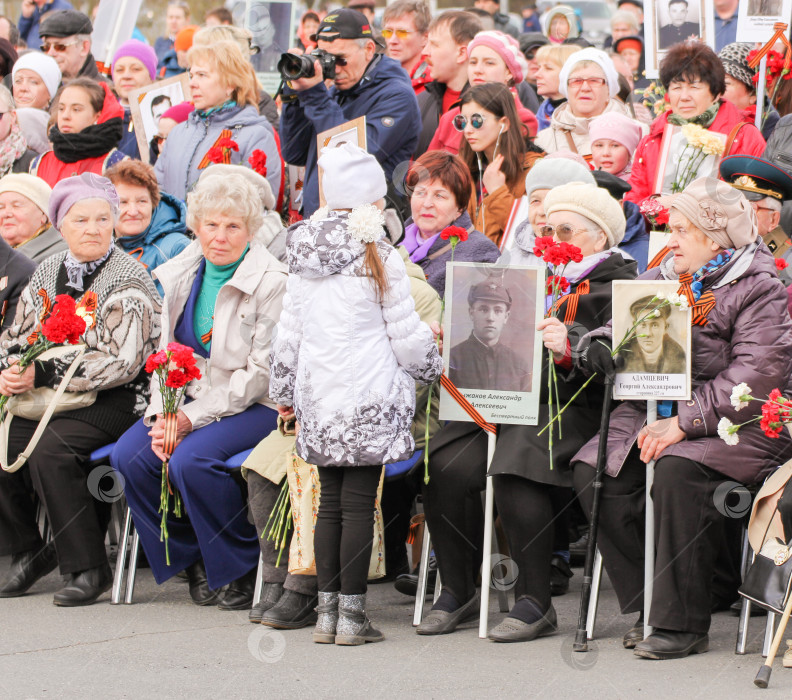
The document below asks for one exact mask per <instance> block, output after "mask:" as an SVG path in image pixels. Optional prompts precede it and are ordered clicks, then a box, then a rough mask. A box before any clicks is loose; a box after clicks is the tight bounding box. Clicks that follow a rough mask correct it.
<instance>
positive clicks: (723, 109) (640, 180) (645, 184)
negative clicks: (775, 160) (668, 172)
mask: <svg viewBox="0 0 792 700" xmlns="http://www.w3.org/2000/svg"><path fill="white" fill-rule="evenodd" d="M669 114H670V112H664V113H663V114H661V115H660V116H659V117H657V119H655V120H654V121H653V122H652V127H651V130H650V131H649V135H648V136H644V137H643V139H641V142H640V143H639V144H638V148H636V149H635V155H634V156H633V166H632V173H631V175H630V184H631V185H632V190H630V191H629V192H628V193H627V194H626V195H625V196H624V199H626V200H628V201H630V202H635V203H636V204H638V205H640V204H641V202H643V201H644V199H646V198H647V197H649V196H650V195H652V194H655V191H654V184H655V177H656V176H657V169H658V167H659V166H660V164H659V163H658V159H659V155H660V145H661V143H662V141H663V130H664V129H665V126H666V124H667V123H668V115H669ZM741 122H743V117H742V114H740V112H739V111H738V110H737V108H736V107H735V106H734V105H733V104H732V103H731V102H724V101H721V106H720V109H719V110H718V113H717V114H716V115H715V121H714V122H712V126H710V128H709V130H710V131H717V132H718V133H720V134H727V135H728V134H729V133H731V130H732V129H733V128H734V127H735V126H736V125H737V124H739V123H741ZM764 149H765V140H764V139H763V138H762V134H761V133H760V132H759V130H758V129H757V128H756V127H755V126H753V125H752V124H746V125H745V126H744V127H742V128H741V129H740V131H739V133H738V134H737V137H736V138H735V139H734V143H733V144H732V147H731V148H730V149H729V152H728V153H724V154H723V155H724V156H727V155H736V154H738V153H740V154H746V155H750V156H761V155H762V153H764Z"/></svg>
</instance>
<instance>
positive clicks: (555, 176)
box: [525, 158, 596, 197]
mask: <svg viewBox="0 0 792 700" xmlns="http://www.w3.org/2000/svg"><path fill="white" fill-rule="evenodd" d="M567 182H585V183H588V184H590V185H594V184H596V181H595V180H594V176H593V175H592V174H591V168H589V167H588V165H581V164H580V163H578V162H577V161H574V160H570V159H569V158H541V159H540V160H537V161H536V162H535V163H534V164H533V166H532V167H531V169H530V170H529V171H528V174H527V175H526V176H525V194H526V195H528V196H529V197H530V196H531V195H532V194H533V193H534V191H536V190H551V189H553V188H554V187H559V186H560V185H565V184H566V183H567Z"/></svg>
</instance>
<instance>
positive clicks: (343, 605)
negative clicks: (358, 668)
mask: <svg viewBox="0 0 792 700" xmlns="http://www.w3.org/2000/svg"><path fill="white" fill-rule="evenodd" d="M383 639H385V637H384V636H383V634H382V632H380V631H379V630H376V629H374V628H373V627H372V626H371V620H369V619H368V617H366V594H365V593H361V594H359V595H344V594H343V593H342V594H340V595H339V596H338V624H337V625H336V637H335V643H336V644H340V645H341V646H358V645H360V644H365V643H366V642H381V641H382V640H383Z"/></svg>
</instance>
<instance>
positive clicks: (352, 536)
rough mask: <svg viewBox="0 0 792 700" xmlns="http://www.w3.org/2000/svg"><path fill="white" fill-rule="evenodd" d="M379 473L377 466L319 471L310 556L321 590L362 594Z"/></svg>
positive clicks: (380, 469)
mask: <svg viewBox="0 0 792 700" xmlns="http://www.w3.org/2000/svg"><path fill="white" fill-rule="evenodd" d="M381 473H382V466H381V465H379V466H363V467H319V485H320V489H321V497H320V499H319V513H318V514H317V517H316V532H315V534H314V552H315V557H316V577H317V583H318V586H319V590H320V591H322V592H325V593H334V592H337V591H340V592H341V593H343V594H344V595H359V594H361V593H365V592H366V580H367V578H368V569H369V561H370V560H371V546H372V543H373V534H374V501H375V500H376V498H377V486H378V484H379V479H380V474H381Z"/></svg>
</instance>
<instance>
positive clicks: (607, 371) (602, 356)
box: [581, 340, 624, 379]
mask: <svg viewBox="0 0 792 700" xmlns="http://www.w3.org/2000/svg"><path fill="white" fill-rule="evenodd" d="M581 359H582V360H583V365H584V366H585V367H586V369H587V370H588V371H589V372H591V373H592V374H598V375H600V376H601V377H608V378H609V379H612V378H613V377H614V375H615V374H616V372H618V371H620V370H621V369H622V368H623V367H624V358H623V357H621V356H619V355H617V356H616V357H612V356H611V349H610V346H608V345H605V344H604V343H602V342H600V341H599V340H594V341H592V343H591V344H590V345H589V346H588V348H586V350H585V352H584V353H583V357H582V358H581Z"/></svg>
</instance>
